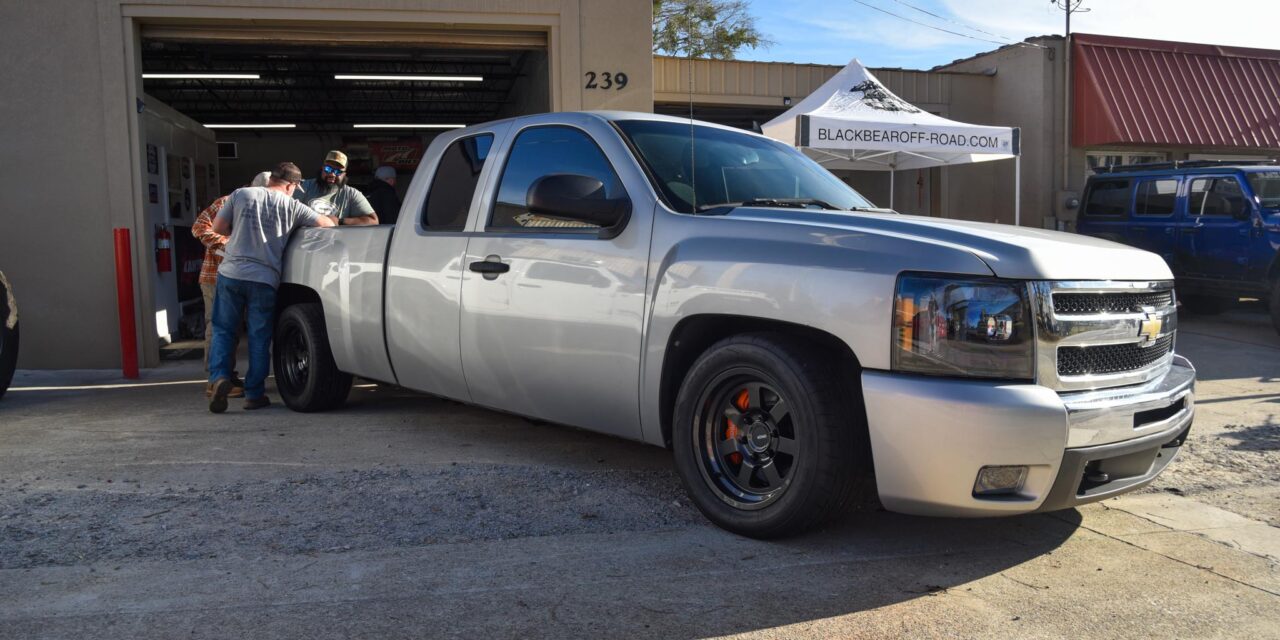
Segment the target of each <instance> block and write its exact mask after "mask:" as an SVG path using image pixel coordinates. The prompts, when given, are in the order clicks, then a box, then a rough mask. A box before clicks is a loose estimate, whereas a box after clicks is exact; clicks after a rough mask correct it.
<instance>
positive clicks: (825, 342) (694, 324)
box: [658, 314, 862, 449]
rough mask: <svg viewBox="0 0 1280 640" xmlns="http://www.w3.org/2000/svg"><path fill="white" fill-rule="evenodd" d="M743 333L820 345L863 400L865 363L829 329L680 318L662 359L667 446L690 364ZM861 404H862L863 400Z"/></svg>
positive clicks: (743, 320) (661, 404) (661, 403)
mask: <svg viewBox="0 0 1280 640" xmlns="http://www.w3.org/2000/svg"><path fill="white" fill-rule="evenodd" d="M744 333H778V334H783V335H788V336H793V337H797V338H801V339H803V340H806V341H808V342H811V343H813V344H815V345H817V346H819V347H820V348H822V349H823V350H824V352H826V353H830V354H832V357H834V358H837V359H839V361H840V364H841V369H842V370H843V371H844V373H845V375H846V376H847V377H848V379H849V384H852V385H854V387H853V389H854V391H855V393H856V394H857V398H858V399H859V401H860V400H861V399H862V386H861V383H862V378H861V376H860V375H858V374H859V372H860V371H861V370H862V365H861V364H860V363H859V362H858V358H857V356H856V355H854V353H853V350H852V349H850V348H849V345H847V344H845V342H844V341H843V340H841V339H839V338H837V337H835V336H833V335H831V334H830V333H827V332H826V331H823V330H821V329H815V328H813V327H807V326H805V325H801V324H793V323H790V322H782V321H779V320H767V319H763V318H750V317H745V316H731V315H714V314H713V315H699V316H692V317H689V318H685V319H684V320H681V321H680V324H678V325H676V328H675V330H674V331H672V332H671V337H670V338H669V339H668V340H667V349H666V357H665V358H664V359H663V362H662V382H661V386H660V388H659V391H658V403H659V407H660V410H661V414H660V415H661V419H662V422H661V425H662V439H663V442H664V443H665V444H666V446H667V448H668V449H670V448H671V428H672V422H673V421H674V420H673V415H672V414H673V413H674V412H675V405H676V396H677V395H678V394H679V393H680V383H682V382H683V381H684V377H685V375H686V374H687V373H688V372H689V369H690V367H692V366H693V363H694V361H695V360H697V359H698V356H700V355H702V354H703V352H705V351H706V350H707V349H708V348H710V347H711V345H713V344H715V343H717V342H719V341H721V340H723V339H725V338H728V337H730V336H735V335H739V334H744ZM858 404H859V407H861V402H859V403H858Z"/></svg>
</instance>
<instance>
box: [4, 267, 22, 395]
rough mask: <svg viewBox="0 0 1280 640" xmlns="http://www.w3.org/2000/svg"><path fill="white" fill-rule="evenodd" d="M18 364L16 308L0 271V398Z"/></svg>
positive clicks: (11, 379) (10, 291)
mask: <svg viewBox="0 0 1280 640" xmlns="http://www.w3.org/2000/svg"><path fill="white" fill-rule="evenodd" d="M17 366H18V308H17V303H16V302H14V299H13V291H12V290H11V289H10V288H9V282H8V281H7V280H5V278H4V274H3V273H0V398H3V397H4V392H5V391H8V390H9V383H10V382H12V381H13V371H14V369H16V368H17Z"/></svg>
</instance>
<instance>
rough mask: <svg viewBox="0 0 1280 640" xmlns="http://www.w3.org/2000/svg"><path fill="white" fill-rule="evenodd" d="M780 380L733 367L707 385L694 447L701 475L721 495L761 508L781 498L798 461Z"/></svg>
mask: <svg viewBox="0 0 1280 640" xmlns="http://www.w3.org/2000/svg"><path fill="white" fill-rule="evenodd" d="M778 388H779V385H778V383H776V382H774V381H773V380H771V379H769V378H768V376H766V375H765V374H764V373H763V372H761V371H758V370H754V369H750V368H745V367H741V368H736V369H732V370H729V371H726V372H724V373H723V374H721V375H720V376H719V377H718V380H717V381H716V382H714V383H713V384H712V386H710V387H708V388H707V391H706V392H705V393H704V394H703V397H702V398H701V399H699V402H698V405H699V406H701V407H702V412H701V416H700V417H699V420H698V425H697V428H696V429H695V430H694V431H693V435H694V439H695V442H694V443H693V446H695V447H698V448H699V449H701V455H700V456H698V463H699V465H698V466H699V470H700V471H701V472H702V477H703V480H705V481H706V482H707V483H708V485H709V486H710V487H711V488H712V490H714V491H715V492H716V494H717V495H718V496H719V498H720V499H721V500H724V501H725V502H726V503H728V504H730V505H732V506H734V507H736V508H739V509H760V508H763V507H766V506H768V505H770V504H772V503H773V502H774V501H776V500H778V498H780V497H782V495H783V493H784V492H785V491H786V490H787V487H789V486H790V484H791V476H792V471H793V470H794V469H795V468H796V465H797V462H798V460H797V456H798V455H799V452H800V451H799V449H800V446H799V443H798V442H796V432H795V425H794V424H793V423H792V419H791V418H792V416H791V409H790V406H789V405H788V404H787V401H786V399H784V398H783V396H782V394H781V393H780V392H779V391H778Z"/></svg>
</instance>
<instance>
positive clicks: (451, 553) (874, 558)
mask: <svg viewBox="0 0 1280 640" xmlns="http://www.w3.org/2000/svg"><path fill="white" fill-rule="evenodd" d="M1180 331H1181V333H1180V338H1179V347H1178V348H1179V351H1180V352H1182V353H1184V354H1185V355H1188V356H1189V357H1190V358H1191V359H1192V361H1193V362H1195V364H1196V365H1197V368H1198V369H1199V371H1200V373H1201V382H1200V386H1199V401H1198V409H1197V410H1198V414H1197V421H1196V427H1195V428H1194V429H1193V435H1192V438H1191V439H1190V440H1189V442H1188V445H1187V446H1186V447H1184V451H1183V453H1182V454H1180V455H1179V458H1178V459H1177V460H1175V461H1174V462H1173V464H1172V465H1171V466H1170V468H1169V470H1168V472H1167V473H1166V474H1165V475H1164V476H1162V477H1161V478H1160V479H1159V480H1158V481H1157V482H1156V483H1155V484H1154V485H1153V486H1152V487H1151V488H1150V489H1149V490H1147V491H1145V492H1143V493H1139V494H1132V495H1129V496H1124V497H1121V498H1118V499H1114V500H1108V501H1105V502H1102V503H1099V504H1095V505H1090V506H1087V507H1084V508H1081V509H1079V510H1073V511H1066V512H1059V513H1053V514H1045V515H1035V516H1021V517H1014V518H1004V519H983V520H953V519H934V518H918V517H909V516H900V515H895V514H890V513H886V512H883V511H877V510H865V511H862V512H858V513H855V514H853V515H852V516H851V517H850V518H849V519H847V520H846V521H844V522H841V523H839V524H837V525H835V526H832V527H830V528H828V529H826V530H823V531H820V532H816V533H813V534H810V535H805V536H801V537H797V538H793V539H789V540H785V541H781V542H759V541H753V540H748V539H744V538H741V537H737V536H734V535H732V534H729V533H726V532H724V531H722V530H720V529H717V528H715V527H713V526H711V525H709V524H707V523H706V521H705V520H703V519H702V517H701V515H700V514H698V513H697V511H696V510H694V509H693V508H692V507H691V506H690V505H689V503H688V501H687V500H686V499H685V497H684V495H683V493H682V491H681V489H680V486H679V482H678V481H677V480H676V477H675V475H674V473H673V471H672V463H671V456H670V453H669V452H666V451H664V450H661V449H658V448H654V447H649V446H646V445H642V444H639V443H633V442H628V441H623V440H618V439H615V438H610V437H606V436H600V435H596V434H591V433H587V432H584V431H580V430H576V429H570V428H566V427H560V426H555V425H546V424H541V423H534V422H531V421H528V420H525V419H522V418H519V417H516V416H510V415H506V414H500V413H495V412H491V411H486V410H483V409H478V408H473V407H467V406H464V405H461V404H458V403H454V402H450V401H446V400H441V399H437V398H431V397H426V396H421V395H418V394H413V393H408V392H404V391H400V390H396V389H392V388H386V387H380V386H377V385H371V384H362V385H360V386H359V387H358V388H356V389H355V390H353V392H352V396H351V402H350V403H349V404H348V406H347V407H346V408H344V409H343V410H340V411H335V412H332V413H326V414H311V415H303V414H297V413H293V412H290V411H289V410H287V409H285V408H284V407H282V406H278V405H277V406H274V407H272V408H270V409H267V410H264V411H259V412H252V413H249V412H243V411H241V410H240V409H239V402H238V401H232V409H231V411H229V412H228V413H227V414H224V415H222V416H215V415H211V414H209V413H208V411H207V410H206V408H205V405H204V402H203V389H204V387H203V381H202V380H201V379H200V378H201V372H200V371H199V362H198V361H195V362H190V361H186V362H178V363H170V364H166V365H165V366H163V367H161V368H159V369H155V370H150V371H147V372H145V374H144V377H143V379H142V380H141V381H138V382H128V381H124V380H121V379H119V378H118V377H117V374H116V373H114V372H98V371H63V372H31V371H23V372H19V374H18V376H17V377H16V379H15V388H14V389H12V390H11V391H10V393H9V394H8V395H7V396H5V398H4V399H3V400H0V638H90V637H92V638H172V637H191V638H228V637H254V638H294V637H305V638H349V637H361V638H372V637H377V638H423V637H431V638H453V637H456V638H477V637H485V638H506V637H521V638H568V637H628V638H634V637H663V638H683V637H690V638H692V637H722V636H729V637H761V638H780V637H782V638H791V637H794V638H811V637H816V638H880V637H893V636H901V637H912V638H920V637H924V638H932V637H938V638H950V637H965V638H970V637H991V638H994V637H1000V638H1006V637H1019V638H1041V637H1044V638H1080V637H1103V638H1107V637H1126V638H1134V637H1177V638H1217V637H1229V638H1239V637H1250V638H1271V637H1280V529H1277V526H1276V525H1280V424H1278V422H1280V420H1278V419H1277V412H1278V410H1280V382H1278V381H1277V378H1278V377H1280V357H1278V356H1280V338H1278V337H1277V336H1276V335H1275V334H1274V333H1272V332H1271V331H1270V328H1269V326H1267V325H1266V322H1265V316H1260V314H1258V313H1257V310H1256V309H1245V310H1242V311H1238V312H1233V313H1230V314H1227V315H1225V316H1222V317H1215V318H1184V319H1183V320H1182V323H1181V327H1180Z"/></svg>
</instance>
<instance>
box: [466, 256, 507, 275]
mask: <svg viewBox="0 0 1280 640" xmlns="http://www.w3.org/2000/svg"><path fill="white" fill-rule="evenodd" d="M467 268H468V269H471V270H472V271H474V272H476V273H479V274H481V275H483V276H484V279H485V280H494V279H496V278H497V277H498V276H499V275H501V274H503V273H506V272H508V271H510V270H511V265H509V264H507V263H505V262H503V261H502V258H501V257H500V256H488V257H486V258H485V259H484V260H480V261H478V262H472V263H471V264H469V265H467Z"/></svg>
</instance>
